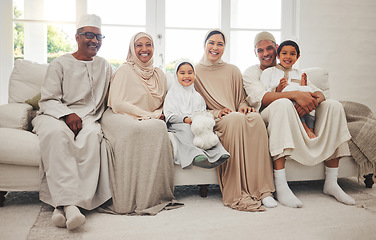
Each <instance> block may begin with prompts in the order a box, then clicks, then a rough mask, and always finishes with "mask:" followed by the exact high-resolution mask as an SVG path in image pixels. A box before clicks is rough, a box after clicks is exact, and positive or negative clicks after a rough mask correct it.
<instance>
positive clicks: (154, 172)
mask: <svg viewBox="0 0 376 240" xmlns="http://www.w3.org/2000/svg"><path fill="white" fill-rule="evenodd" d="M153 52H154V45H153V39H152V37H151V36H150V35H148V34H146V33H142V32H141V33H137V34H136V35H134V36H133V37H132V39H131V42H130V44H129V52H128V56H127V62H126V63H124V64H123V65H121V66H120V67H119V68H118V69H117V71H116V73H115V75H114V77H113V79H112V81H111V85H110V92H109V98H108V106H109V107H110V108H109V109H107V111H106V112H105V114H104V115H103V118H102V122H101V124H102V129H103V132H104V135H105V138H106V139H107V140H108V142H109V147H108V152H109V153H110V154H109V155H110V156H109V159H110V160H109V167H110V180H111V188H112V202H113V203H112V205H110V206H109V207H107V208H106V210H108V211H110V212H112V213H119V214H151V215H154V214H157V213H158V212H159V211H161V210H162V209H166V207H169V208H171V207H174V206H177V205H176V204H174V203H175V200H174V196H173V190H174V182H173V176H174V175H173V174H174V165H173V156H172V148H171V143H170V140H169V137H168V134H167V128H166V124H165V122H164V121H163V119H164V116H163V114H162V106H163V101H164V98H165V95H166V91H167V80H166V76H165V75H164V73H163V72H162V70H161V69H159V68H155V67H153ZM172 205H174V206H172Z"/></svg>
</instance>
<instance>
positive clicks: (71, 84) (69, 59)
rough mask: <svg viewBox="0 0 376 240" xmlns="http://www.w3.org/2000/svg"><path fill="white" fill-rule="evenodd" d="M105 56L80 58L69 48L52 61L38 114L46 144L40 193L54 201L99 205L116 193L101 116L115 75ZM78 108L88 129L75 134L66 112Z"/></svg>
mask: <svg viewBox="0 0 376 240" xmlns="http://www.w3.org/2000/svg"><path fill="white" fill-rule="evenodd" d="M112 72H113V71H112V67H111V65H110V64H109V63H108V62H107V61H106V60H105V59H103V58H101V57H94V59H93V60H92V61H79V60H77V59H75V58H74V57H73V56H72V55H71V54H65V55H63V56H61V57H59V58H57V59H55V60H54V61H52V62H51V63H50V64H49V66H48V69H47V72H46V76H45V79H44V82H43V84H42V88H41V95H42V97H41V100H40V102H39V106H40V111H39V113H38V116H37V117H36V118H35V119H34V120H33V126H34V131H35V132H36V133H37V135H38V138H39V142H40V150H41V157H42V163H41V167H40V170H41V175H42V176H41V177H42V181H41V186H40V193H39V196H40V199H41V200H42V201H43V202H45V203H48V204H50V205H51V206H53V207H57V206H67V205H75V206H78V207H81V208H84V209H87V210H91V209H94V208H96V207H98V206H100V205H101V204H103V203H104V202H106V201H107V200H108V199H110V198H111V190H110V183H109V175H108V163H107V155H106V144H105V141H104V139H103V133H102V130H101V126H100V124H99V123H98V120H99V119H100V118H101V116H102V114H103V112H104V110H105V102H106V101H105V99H106V94H107V91H108V89H109V83H110V79H111V77H112ZM71 113H76V114H77V115H78V116H79V117H80V118H81V119H82V130H81V131H80V132H79V133H78V135H77V136H76V137H75V136H74V133H73V132H72V131H71V130H70V129H69V127H68V126H67V125H66V124H65V122H64V120H63V119H62V117H64V116H67V115H69V114H71Z"/></svg>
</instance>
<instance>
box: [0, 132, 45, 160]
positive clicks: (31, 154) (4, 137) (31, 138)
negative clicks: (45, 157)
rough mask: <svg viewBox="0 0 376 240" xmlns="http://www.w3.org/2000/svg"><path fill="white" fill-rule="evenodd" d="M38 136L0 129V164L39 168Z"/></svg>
mask: <svg viewBox="0 0 376 240" xmlns="http://www.w3.org/2000/svg"><path fill="white" fill-rule="evenodd" d="M39 149H40V148H39V141H38V136H37V135H36V134H33V133H32V132H29V131H24V130H19V129H12V128H0V152H1V155H0V163H3V164H13V165H25V166H39V164H40V161H41V160H40V159H41V157H40V150H39Z"/></svg>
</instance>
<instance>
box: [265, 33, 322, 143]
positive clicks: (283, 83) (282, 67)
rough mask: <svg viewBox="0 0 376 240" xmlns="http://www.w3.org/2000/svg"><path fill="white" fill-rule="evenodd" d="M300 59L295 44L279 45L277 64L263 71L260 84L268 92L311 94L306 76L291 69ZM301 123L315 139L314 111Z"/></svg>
mask: <svg viewBox="0 0 376 240" xmlns="http://www.w3.org/2000/svg"><path fill="white" fill-rule="evenodd" d="M299 57H300V50H299V46H298V44H297V43H296V42H294V41H291V40H288V41H284V42H282V43H281V44H280V46H279V47H278V49H277V58H278V59H279V64H277V65H276V66H275V67H271V68H268V69H265V70H264V71H263V73H262V75H261V82H262V83H263V84H264V86H265V87H266V88H267V89H268V91H270V92H273V91H275V92H289V91H303V92H313V90H312V89H311V88H310V87H309V86H307V84H308V83H307V74H305V73H302V72H301V71H300V70H298V69H296V68H293V65H294V64H295V63H296V61H297V60H298V59H299ZM300 119H301V121H302V124H303V127H304V129H305V131H306V132H307V135H308V137H309V138H316V135H315V133H314V127H315V114H314V111H312V112H310V113H309V114H305V115H303V116H301V118H300Z"/></svg>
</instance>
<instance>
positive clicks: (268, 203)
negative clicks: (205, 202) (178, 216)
mask: <svg viewBox="0 0 376 240" xmlns="http://www.w3.org/2000/svg"><path fill="white" fill-rule="evenodd" d="M225 45H226V38H225V35H224V33H223V32H222V31H220V30H218V29H215V30H211V31H209V32H208V34H207V35H206V38H205V53H204V56H203V57H202V59H201V61H200V63H199V64H198V65H196V74H197V75H196V76H197V79H196V81H197V82H196V85H195V87H196V90H197V91H198V92H199V93H200V94H201V95H202V96H203V98H204V99H205V102H206V104H207V107H208V110H209V111H211V112H212V113H213V115H214V116H215V121H216V125H215V127H214V130H215V131H216V133H217V135H218V137H219V138H220V140H221V142H222V144H223V146H224V147H225V149H226V150H227V151H228V152H229V153H230V155H231V157H230V158H229V160H228V161H227V162H226V163H224V164H222V165H221V166H219V167H218V168H217V171H218V178H219V184H220V188H221V191H222V195H223V203H224V205H225V206H229V207H231V208H234V209H237V210H241V211H263V210H265V208H264V207H263V206H262V205H264V206H265V207H276V206H277V203H276V201H275V200H274V199H273V197H272V192H273V191H274V190H275V189H274V183H273V172H272V161H271V159H270V156H269V150H268V136H267V132H266V128H265V124H264V122H263V120H262V118H261V116H260V114H259V113H256V112H254V109H253V108H251V107H249V106H248V104H247V102H246V101H245V97H246V96H245V92H244V89H243V79H242V74H241V72H240V70H239V69H238V68H237V67H236V66H234V65H232V64H227V63H225V62H223V60H222V55H223V52H224V49H225Z"/></svg>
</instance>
